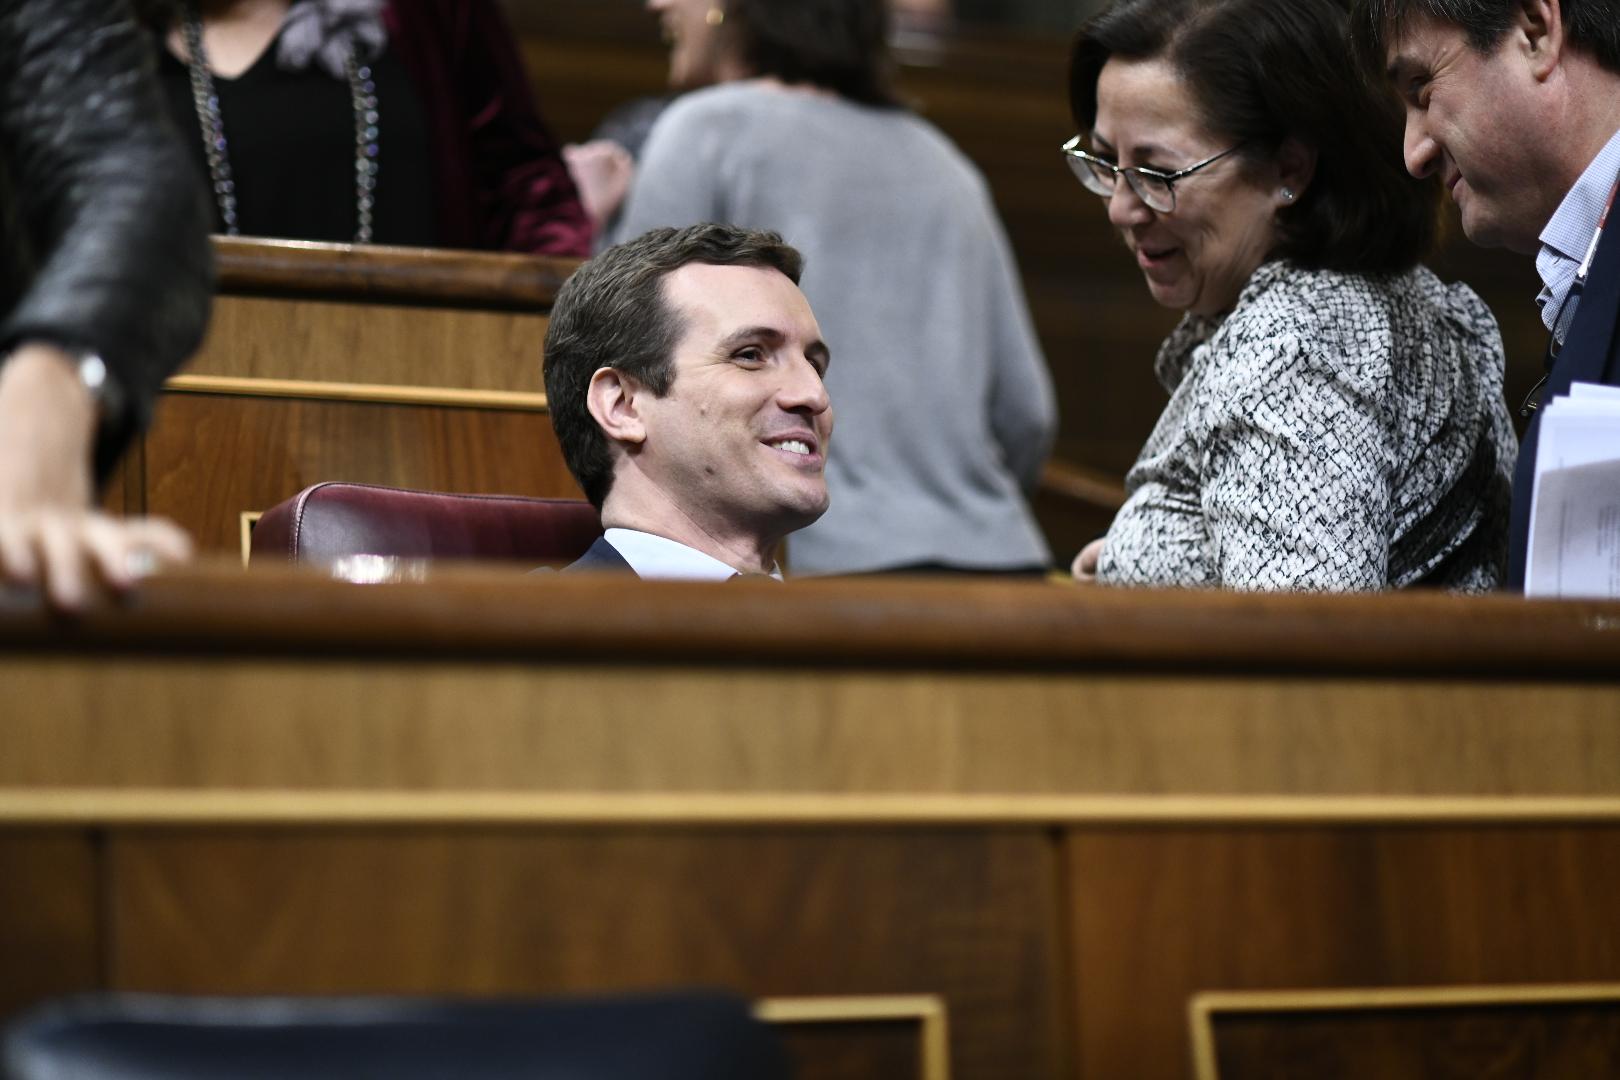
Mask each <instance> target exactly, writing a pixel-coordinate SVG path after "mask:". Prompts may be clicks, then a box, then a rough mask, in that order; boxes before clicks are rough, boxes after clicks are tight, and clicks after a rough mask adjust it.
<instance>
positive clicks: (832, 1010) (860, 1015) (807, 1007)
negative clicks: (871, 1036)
mask: <svg viewBox="0 0 1620 1080" xmlns="http://www.w3.org/2000/svg"><path fill="white" fill-rule="evenodd" d="M944 1011H945V1002H944V1000H943V999H942V998H940V997H937V996H935V995H933V994H884V995H873V996H860V995H848V996H840V997H802V998H801V997H792V998H761V999H760V1000H759V1001H758V1002H757V1003H756V1004H755V1009H754V1014H755V1015H756V1016H758V1017H759V1018H760V1019H761V1020H764V1021H766V1022H768V1023H772V1024H833V1023H840V1022H848V1021H861V1020H919V1021H920V1020H927V1019H928V1018H929V1017H931V1016H934V1015H936V1014H938V1013H942V1012H944Z"/></svg>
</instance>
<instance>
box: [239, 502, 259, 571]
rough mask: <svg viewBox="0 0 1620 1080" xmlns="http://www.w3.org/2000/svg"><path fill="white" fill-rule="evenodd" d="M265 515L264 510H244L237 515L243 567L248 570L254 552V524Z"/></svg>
mask: <svg viewBox="0 0 1620 1080" xmlns="http://www.w3.org/2000/svg"><path fill="white" fill-rule="evenodd" d="M262 517H264V511H263V510H243V511H242V512H241V513H240V514H238V515H236V520H237V527H238V529H240V530H241V538H242V569H244V570H246V569H247V565H248V556H249V555H251V554H252V553H253V526H255V525H257V524H258V523H259V519H260V518H262Z"/></svg>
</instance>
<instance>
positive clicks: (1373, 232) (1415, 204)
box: [1069, 0, 1440, 273]
mask: <svg viewBox="0 0 1620 1080" xmlns="http://www.w3.org/2000/svg"><path fill="white" fill-rule="evenodd" d="M1348 22H1349V21H1348V18H1347V16H1346V14H1345V11H1344V8H1343V6H1342V4H1341V3H1338V2H1335V0H1118V2H1116V3H1114V4H1113V5H1111V6H1110V7H1109V8H1108V9H1107V10H1105V11H1103V12H1102V13H1101V14H1099V15H1098V16H1096V17H1095V18H1093V19H1092V20H1091V21H1090V22H1088V23H1087V24H1086V25H1085V26H1084V27H1083V28H1082V29H1081V30H1080V33H1079V36H1078V37H1076V38H1075V43H1074V50H1073V52H1072V53H1071V56H1070V65H1069V102H1070V105H1071V107H1072V108H1073V110H1074V118H1075V122H1076V123H1077V124H1079V126H1080V130H1081V131H1082V132H1087V131H1090V130H1091V127H1092V125H1093V123H1095V122H1096V119H1097V77H1098V75H1099V74H1100V73H1101V72H1102V69H1103V65H1104V64H1106V63H1107V62H1108V59H1109V57H1111V56H1118V57H1120V58H1122V59H1126V60H1152V59H1158V60H1163V61H1165V62H1166V63H1168V64H1169V65H1170V67H1171V68H1172V69H1173V70H1174V71H1175V72H1176V73H1177V74H1178V75H1179V76H1180V77H1181V79H1182V81H1183V82H1184V83H1185V84H1186V86H1187V89H1188V91H1189V95H1188V96H1189V97H1190V98H1191V99H1192V100H1193V101H1194V102H1196V103H1197V106H1196V107H1197V108H1198V110H1199V112H1200V114H1201V115H1200V117H1199V119H1200V120H1201V121H1202V122H1203V124H1204V126H1205V127H1207V128H1208V129H1209V130H1210V131H1212V132H1215V133H1218V134H1219V135H1221V136H1223V137H1224V138H1226V139H1228V140H1230V141H1231V142H1234V143H1238V142H1241V143H1243V144H1244V151H1243V152H1244V154H1245V155H1246V156H1249V157H1252V158H1258V157H1264V156H1266V155H1270V154H1273V153H1275V152H1276V151H1277V149H1278V148H1279V147H1281V146H1282V144H1283V142H1284V141H1285V140H1287V139H1289V138H1295V139H1298V140H1299V141H1300V142H1302V143H1304V144H1305V145H1307V146H1310V147H1312V148H1314V149H1315V150H1316V155H1317V157H1316V172H1315V175H1314V176H1313V178H1312V180H1311V182H1310V184H1309V185H1307V187H1306V189H1305V191H1304V193H1303V194H1302V195H1301V197H1300V199H1299V201H1298V202H1297V203H1294V204H1293V205H1291V206H1287V207H1284V208H1282V209H1281V210H1280V211H1278V215H1277V220H1278V225H1279V232H1280V239H1279V240H1278V243H1277V247H1276V249H1275V250H1274V252H1273V254H1275V255H1279V256H1284V257H1287V258H1290V259H1292V260H1294V261H1295V262H1296V263H1298V264H1300V265H1301V266H1304V267H1308V268H1313V269H1317V268H1325V269H1330V270H1342V271H1349V272H1353V273H1384V272H1395V271H1401V270H1406V269H1408V268H1410V267H1411V266H1412V265H1413V264H1415V263H1417V262H1418V261H1419V260H1421V259H1422V258H1423V257H1424V256H1425V255H1427V254H1428V253H1429V251H1430V249H1431V248H1432V247H1433V245H1434V241H1435V237H1436V234H1437V232H1438V229H1439V205H1440V181H1439V178H1438V177H1435V176H1431V177H1429V178H1427V179H1425V180H1417V179H1414V178H1413V177H1412V176H1411V175H1409V174H1408V173H1407V171H1406V165H1405V161H1404V159H1403V155H1402V140H1403V132H1404V127H1405V118H1404V116H1403V114H1402V112H1401V107H1400V103H1399V102H1398V101H1397V100H1396V99H1395V97H1394V95H1393V94H1392V93H1391V92H1390V90H1389V89H1388V88H1387V87H1386V86H1384V85H1383V84H1382V82H1381V81H1380V82H1374V81H1373V80H1371V79H1369V78H1368V77H1367V76H1366V74H1365V72H1363V70H1362V69H1361V68H1360V67H1359V66H1358V65H1357V64H1356V63H1355V61H1354V60H1353V59H1352V57H1351V53H1350V32H1349V25H1348Z"/></svg>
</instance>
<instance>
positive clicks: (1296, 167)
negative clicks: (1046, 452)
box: [1277, 136, 1316, 206]
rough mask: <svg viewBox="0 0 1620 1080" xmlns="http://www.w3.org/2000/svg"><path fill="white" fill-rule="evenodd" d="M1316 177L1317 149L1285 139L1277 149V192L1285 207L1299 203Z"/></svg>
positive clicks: (1295, 140)
mask: <svg viewBox="0 0 1620 1080" xmlns="http://www.w3.org/2000/svg"><path fill="white" fill-rule="evenodd" d="M1315 175H1316V147H1314V146H1311V145H1310V144H1309V143H1304V142H1301V141H1300V140H1298V139H1296V138H1293V137H1292V136H1290V137H1289V138H1286V139H1284V140H1283V143H1282V145H1281V146H1279V147H1278V148H1277V191H1278V197H1279V199H1280V200H1281V202H1282V203H1283V205H1285V206H1286V205H1288V204H1290V203H1296V202H1298V201H1299V200H1300V197H1301V196H1302V195H1304V194H1305V189H1306V188H1308V187H1310V186H1311V178H1312V177H1314V176H1315ZM1284 192H1288V193H1291V194H1292V196H1293V197H1292V198H1290V197H1289V196H1288V195H1286V194H1283V193H1284Z"/></svg>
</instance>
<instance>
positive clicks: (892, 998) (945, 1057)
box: [754, 994, 951, 1080]
mask: <svg viewBox="0 0 1620 1080" xmlns="http://www.w3.org/2000/svg"><path fill="white" fill-rule="evenodd" d="M946 1012H947V1010H946V1007H945V999H944V998H943V997H940V996H938V995H936V994H893V995H878V996H870V997H861V996H845V997H813V998H762V999H761V1000H759V1001H757V1002H755V1004H754V1015H755V1016H757V1017H758V1018H759V1019H761V1020H763V1021H765V1022H766V1023H768V1024H826V1023H839V1022H843V1023H849V1022H856V1023H861V1022H873V1021H887V1020H915V1021H917V1022H918V1032H917V1052H918V1059H919V1062H920V1065H921V1069H920V1071H921V1073H922V1077H923V1080H950V1075H951V1058H950V1029H949V1026H948V1023H947V1020H946Z"/></svg>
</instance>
